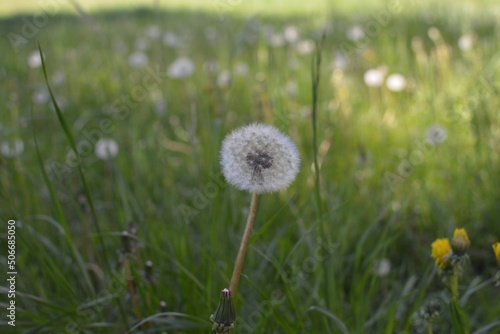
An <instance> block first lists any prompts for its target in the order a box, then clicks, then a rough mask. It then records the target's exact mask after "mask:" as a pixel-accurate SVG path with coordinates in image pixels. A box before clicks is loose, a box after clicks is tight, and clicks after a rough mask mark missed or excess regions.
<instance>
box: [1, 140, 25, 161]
mask: <svg viewBox="0 0 500 334" xmlns="http://www.w3.org/2000/svg"><path fill="white" fill-rule="evenodd" d="M0 152H2V155H3V156H5V157H9V158H13V157H17V156H19V155H21V154H22V153H23V152H24V142H23V141H22V139H15V140H14V141H13V142H11V143H10V142H8V141H6V140H4V141H3V142H2V145H1V146H0Z"/></svg>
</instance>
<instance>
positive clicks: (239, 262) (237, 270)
mask: <svg viewBox="0 0 500 334" xmlns="http://www.w3.org/2000/svg"><path fill="white" fill-rule="evenodd" d="M258 200H259V194H255V193H254V194H252V202H251V203H250V211H249V212H248V218H247V224H246V226H245V231H244V232H243V238H242V239H241V244H240V249H239V251H238V255H237V256H236V262H235V263H234V269H233V276H232V277H231V281H230V283H229V291H231V295H232V296H233V298H235V296H236V290H237V289H238V282H239V281H240V276H241V269H242V268H243V261H244V260H245V254H246V252H247V248H248V240H249V239H250V234H251V233H252V226H253V222H254V221H255V213H256V212H257V202H258Z"/></svg>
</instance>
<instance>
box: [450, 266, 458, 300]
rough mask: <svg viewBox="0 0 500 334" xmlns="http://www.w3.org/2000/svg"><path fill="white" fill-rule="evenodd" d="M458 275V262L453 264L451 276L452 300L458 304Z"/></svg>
mask: <svg viewBox="0 0 500 334" xmlns="http://www.w3.org/2000/svg"><path fill="white" fill-rule="evenodd" d="M458 275H459V268H458V264H455V265H453V276H451V294H452V296H453V302H454V303H455V305H457V306H458Z"/></svg>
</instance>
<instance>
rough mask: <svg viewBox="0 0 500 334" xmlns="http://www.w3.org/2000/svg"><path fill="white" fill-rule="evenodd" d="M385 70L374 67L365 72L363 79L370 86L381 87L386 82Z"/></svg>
mask: <svg viewBox="0 0 500 334" xmlns="http://www.w3.org/2000/svg"><path fill="white" fill-rule="evenodd" d="M384 76H385V71H384V70H383V69H382V68H373V69H370V70H368V71H366V72H365V74H364V76H363V80H364V81H365V84H366V85H367V86H368V87H380V86H381V85H382V83H383V82H384Z"/></svg>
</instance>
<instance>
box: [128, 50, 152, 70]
mask: <svg viewBox="0 0 500 334" xmlns="http://www.w3.org/2000/svg"><path fill="white" fill-rule="evenodd" d="M148 63H149V58H148V56H147V55H146V54H145V53H144V52H140V51H137V52H134V53H132V54H131V55H130V56H129V57H128V64H129V65H130V66H131V67H133V68H143V67H146V66H147V65H148Z"/></svg>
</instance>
